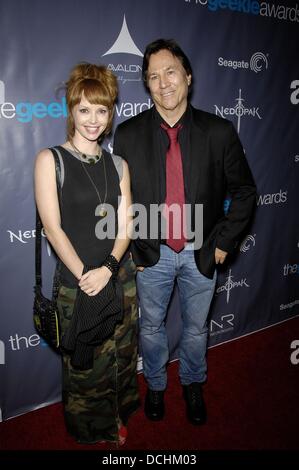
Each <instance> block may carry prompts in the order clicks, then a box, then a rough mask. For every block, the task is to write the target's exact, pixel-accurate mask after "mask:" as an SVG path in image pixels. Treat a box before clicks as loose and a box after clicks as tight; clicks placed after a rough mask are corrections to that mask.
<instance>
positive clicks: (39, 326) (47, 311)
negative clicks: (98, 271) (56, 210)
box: [33, 149, 61, 350]
mask: <svg viewBox="0 0 299 470" xmlns="http://www.w3.org/2000/svg"><path fill="white" fill-rule="evenodd" d="M50 150H51V151H52V153H53V156H54V160H55V170H56V184H57V194H58V200H59V206H60V209H61V183H60V162H59V158H58V155H57V154H56V151H55V150H53V149H50ZM41 232H42V222H41V219H40V216H39V213H38V210H37V209H36V232H35V237H36V238H35V287H34V292H35V297H34V304H33V323H34V326H35V328H36V330H37V332H38V333H39V335H40V336H41V337H42V338H43V339H44V340H45V341H46V342H47V343H48V344H49V345H50V346H51V347H52V348H54V349H56V350H59V348H60V337H61V334H60V324H59V314H58V309H57V302H56V300H57V296H58V290H59V272H60V265H61V263H60V261H59V260H58V261H57V263H56V270H55V274H54V280H53V288H52V299H48V298H47V297H45V296H44V295H43V293H42V276H41V245H42V235H41Z"/></svg>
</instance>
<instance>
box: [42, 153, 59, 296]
mask: <svg viewBox="0 0 299 470" xmlns="http://www.w3.org/2000/svg"><path fill="white" fill-rule="evenodd" d="M49 150H51V152H52V154H53V157H54V162H55V172H56V186H57V196H58V202H59V208H60V213H61V208H62V187H61V167H60V160H59V157H58V154H57V150H56V149H55V147H53V148H50V149H49ZM41 249H42V221H41V218H40V215H39V212H38V209H37V207H36V229H35V291H41V288H42V269H41V268H42V256H41V255H42V250H41ZM60 268H61V262H60V260H57V263H56V269H55V274H54V280H53V288H52V299H53V300H56V298H57V295H58V290H59V274H60Z"/></svg>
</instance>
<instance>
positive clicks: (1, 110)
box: [0, 80, 67, 123]
mask: <svg viewBox="0 0 299 470" xmlns="http://www.w3.org/2000/svg"><path fill="white" fill-rule="evenodd" d="M15 117H16V119H17V120H18V121H19V122H22V123H27V122H31V121H32V119H33V118H36V119H43V118H45V117H50V118H54V119H58V118H61V117H64V118H65V117H67V106H66V99H65V97H63V98H62V99H61V101H53V102H50V103H43V102H42V101H38V102H36V103H30V102H28V101H24V102H20V103H17V104H14V103H11V102H9V101H5V84H4V82H2V81H1V80H0V119H1V118H4V119H13V118H15Z"/></svg>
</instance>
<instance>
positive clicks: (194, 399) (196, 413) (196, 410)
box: [183, 382, 207, 425]
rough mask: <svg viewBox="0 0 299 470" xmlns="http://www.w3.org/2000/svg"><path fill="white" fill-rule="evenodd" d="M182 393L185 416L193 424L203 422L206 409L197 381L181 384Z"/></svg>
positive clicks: (205, 416)
mask: <svg viewBox="0 0 299 470" xmlns="http://www.w3.org/2000/svg"><path fill="white" fill-rule="evenodd" d="M183 394H184V398H185V401H186V412H187V418H188V420H189V421H190V423H192V424H195V425H200V424H205V423H206V420H207V411H206V406H205V402H204V399H203V395H202V388H201V384H200V383H199V382H193V383H192V384H190V385H183Z"/></svg>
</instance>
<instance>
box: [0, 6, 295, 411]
mask: <svg viewBox="0 0 299 470" xmlns="http://www.w3.org/2000/svg"><path fill="white" fill-rule="evenodd" d="M159 37H164V38H174V39H176V40H177V41H178V43H179V44H180V45H181V47H182V48H183V50H184V51H185V52H186V53H187V55H188V56H189V58H190V60H191V64H192V67H193V94H192V103H193V105H194V106H195V107H199V108H202V109H204V110H206V111H209V112H211V113H215V114H217V115H218V116H222V117H224V118H227V119H230V120H231V121H232V122H233V123H234V125H235V127H236V129H237V130H238V133H239V135H240V138H241V141H242V143H243V146H244V149H245V152H246V155H247V159H248V161H249V165H250V167H251V169H252V172H253V175H254V178H255V181H256V184H257V189H258V196H257V199H256V206H257V208H256V215H255V218H254V221H253V224H252V225H251V227H250V228H249V229H248V233H247V234H246V236H245V238H244V240H243V242H242V244H241V246H240V248H239V252H238V256H236V257H234V259H232V260H231V263H230V264H229V265H227V266H226V267H225V268H224V269H223V270H222V271H221V272H220V273H219V277H218V283H217V289H216V295H215V298H214V301H213V305H212V309H211V315H210V322H209V333H210V336H209V345H210V346H215V345H217V344H220V343H223V342H225V341H230V340H232V339H235V338H238V337H241V336H243V335H246V334H249V333H252V332H254V331H257V330H260V329H262V328H266V327H269V326H271V325H274V324H276V323H279V322H282V321H285V320H287V319H289V318H291V317H294V316H296V315H298V313H299V308H298V304H299V292H298V280H299V265H298V263H299V230H298V227H299V224H298V219H299V217H298V212H297V211H296V206H297V207H298V170H299V139H298V135H299V119H298V118H299V65H298V64H299V62H298V42H299V2H296V1H283V0H281V1H272V0H267V1H261V0H255V1H253V0H147V1H140V0H122V1H119V0H109V1H107V0H86V1H85V2H81V1H79V0H60V1H56V0H52V1H39V0H0V175H1V183H0V192H1V213H0V220H1V232H0V244H1V253H0V269H1V316H0V380H1V381H0V419H2V420H5V419H8V418H10V417H13V416H17V415H19V414H21V413H24V412H27V411H30V410H32V409H35V408H38V407H40V406H44V405H46V404H49V403H53V402H55V401H59V400H60V372H61V369H60V357H59V356H58V355H56V354H55V353H54V352H52V351H51V350H50V349H49V347H48V346H47V345H46V344H45V343H44V342H43V341H42V340H41V339H40V337H39V336H38V334H37V333H36V331H35V330H34V327H33V323H32V304H33V285H34V243H35V204H34V195H33V166H34V161H35V155H36V153H37V152H38V151H39V150H40V149H41V148H44V147H49V146H52V145H56V144H59V143H62V142H64V140H65V121H66V116H67V109H66V103H65V97H64V82H65V80H66V79H67V77H68V75H69V72H70V70H71V68H72V67H73V66H74V65H75V64H77V63H78V62H81V61H88V62H93V63H103V64H106V65H107V66H108V67H109V69H110V70H112V71H113V72H114V73H115V74H116V75H117V78H118V83H119V100H118V103H117V106H116V112H115V122H114V128H115V126H116V125H117V124H118V123H119V122H121V121H123V120H125V119H128V118H130V117H132V116H134V115H135V114H137V113H139V112H141V111H143V110H146V109H148V108H149V107H151V106H152V102H151V100H150V97H149V95H148V94H147V92H146V90H145V88H144V85H143V82H142V80H141V64H142V57H143V51H144V48H145V46H146V45H147V44H148V43H149V42H151V41H153V40H154V39H157V38H159ZM104 146H106V148H107V149H108V150H109V151H111V152H112V150H113V135H112V136H110V137H109V139H107V140H106V141H105V145H104ZM229 204H230V199H229V196H228V197H227V199H226V200H225V201H224V211H227V210H229ZM54 264H55V261H54V256H53V252H52V250H51V247H50V246H49V244H48V243H47V241H46V239H45V238H44V239H43V268H44V269H43V271H44V284H45V292H46V293H49V292H50V290H51V278H52V274H53V269H54ZM167 328H168V334H169V343H170V347H171V351H172V359H175V358H176V357H177V345H178V338H179V334H180V328H181V321H180V307H179V301H178V295H177V292H175V294H174V296H173V299H172V303H171V306H170V309H169V314H168V320H167ZM277 347H285V348H286V354H288V351H287V349H288V347H289V345H277ZM139 370H142V360H141V358H140V362H139Z"/></svg>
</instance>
